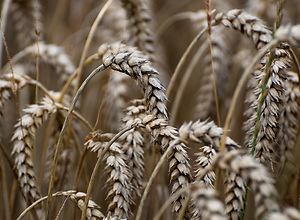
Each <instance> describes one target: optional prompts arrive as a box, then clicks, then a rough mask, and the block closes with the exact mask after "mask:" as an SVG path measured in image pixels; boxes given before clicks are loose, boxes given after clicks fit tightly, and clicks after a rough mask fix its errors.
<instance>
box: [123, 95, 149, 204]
mask: <svg viewBox="0 0 300 220" xmlns="http://www.w3.org/2000/svg"><path fill="white" fill-rule="evenodd" d="M146 111H147V107H146V102H145V100H143V99H141V100H140V99H135V100H132V101H131V102H130V106H129V107H128V108H126V109H125V112H126V117H125V118H123V120H122V121H123V123H124V124H125V125H126V126H130V125H132V124H135V123H136V121H137V120H141V119H142V118H144V117H146ZM144 135H145V131H144V130H142V128H138V127H135V128H133V129H131V130H130V131H128V132H126V133H125V134H124V135H122V136H121V137H120V139H121V143H122V145H123V150H124V153H125V154H126V155H127V160H126V162H127V164H128V168H129V169H130V172H131V173H132V179H131V181H130V182H131V183H132V187H133V192H132V197H133V200H134V201H137V200H138V199H139V198H140V197H141V191H142V188H143V177H144V172H145V167H144V166H145V164H144V149H143V148H144V142H145V141H144Z"/></svg>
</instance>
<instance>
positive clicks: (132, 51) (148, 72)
mask: <svg viewBox="0 0 300 220" xmlns="http://www.w3.org/2000/svg"><path fill="white" fill-rule="evenodd" d="M98 53H99V55H100V56H102V58H103V64H104V66H105V67H108V66H110V67H111V68H112V69H114V70H117V71H120V72H123V73H126V74H128V75H129V76H131V77H132V78H134V79H137V80H138V82H139V83H140V85H141V86H142V88H143V90H144V93H145V99H146V101H147V105H148V110H149V113H151V114H153V115H157V116H158V117H159V118H167V110H166V106H165V105H164V101H165V100H166V96H165V94H164V87H163V86H162V85H161V83H160V81H159V80H158V78H157V77H156V75H157V74H158V71H157V70H156V69H154V68H153V67H152V66H151V64H150V63H149V62H148V59H147V57H146V56H145V55H143V54H142V52H139V51H138V50H137V49H136V48H134V47H131V46H126V45H124V44H121V43H119V42H117V43H114V44H111V45H107V44H103V45H102V46H100V47H99V49H98Z"/></svg>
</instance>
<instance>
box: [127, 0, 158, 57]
mask: <svg viewBox="0 0 300 220" xmlns="http://www.w3.org/2000/svg"><path fill="white" fill-rule="evenodd" d="M122 3H123V6H124V8H125V10H126V12H127V17H128V20H129V25H128V29H129V39H128V42H129V44H130V45H133V46H136V47H138V48H139V50H141V51H143V52H145V53H147V55H148V56H149V55H150V56H151V55H152V53H153V52H154V49H153V37H152V32H151V30H150V28H149V22H150V21H151V16H150V15H149V12H148V11H149V9H148V6H147V3H149V2H148V1H147V0H122Z"/></svg>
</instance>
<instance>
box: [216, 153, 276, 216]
mask: <svg viewBox="0 0 300 220" xmlns="http://www.w3.org/2000/svg"><path fill="white" fill-rule="evenodd" d="M212 166H213V167H218V166H219V167H220V168H221V169H224V170H226V171H229V172H232V173H235V174H236V175H239V176H240V177H241V178H242V179H243V180H244V181H245V182H246V183H248V185H249V187H250V189H251V190H252V191H253V195H254V201H255V205H256V211H255V213H256V216H257V217H258V218H264V217H265V215H266V214H267V213H271V212H279V205H278V203H277V202H276V198H277V192H276V189H275V187H274V180H273V179H272V178H271V176H270V174H269V173H268V172H267V170H266V168H265V167H264V166H263V165H262V164H260V163H258V162H257V160H255V159H254V158H253V157H252V156H249V155H247V154H245V153H242V152H241V151H239V150H231V151H229V152H221V153H219V154H218V155H217V156H215V157H214V159H213V161H212Z"/></svg>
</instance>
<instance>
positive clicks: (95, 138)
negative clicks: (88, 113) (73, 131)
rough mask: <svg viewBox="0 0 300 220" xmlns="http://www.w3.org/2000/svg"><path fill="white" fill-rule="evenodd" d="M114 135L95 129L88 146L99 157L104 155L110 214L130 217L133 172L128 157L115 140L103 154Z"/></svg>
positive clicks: (87, 143)
mask: <svg viewBox="0 0 300 220" xmlns="http://www.w3.org/2000/svg"><path fill="white" fill-rule="evenodd" d="M112 137H113V135H111V134H103V135H102V134H101V133H100V132H99V131H95V132H93V133H91V134H90V137H89V138H88V140H87V142H86V146H87V148H89V149H91V151H94V152H98V157H103V160H104V161H105V163H106V166H105V170H106V172H107V174H108V176H109V178H108V179H107V181H106V187H107V189H108V194H107V199H109V201H110V203H109V205H108V215H109V216H110V215H111V216H112V217H118V218H129V215H130V206H131V204H132V193H131V191H132V184H131V182H130V180H131V179H132V173H131V172H130V171H129V168H128V165H127V164H126V161H127V157H126V155H125V154H124V151H123V150H122V146H121V145H120V144H119V143H118V142H114V143H113V144H112V145H111V146H110V147H109V148H108V150H107V151H106V152H104V155H103V150H104V148H105V146H106V145H107V144H108V142H109V141H110V140H111V139H112Z"/></svg>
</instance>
